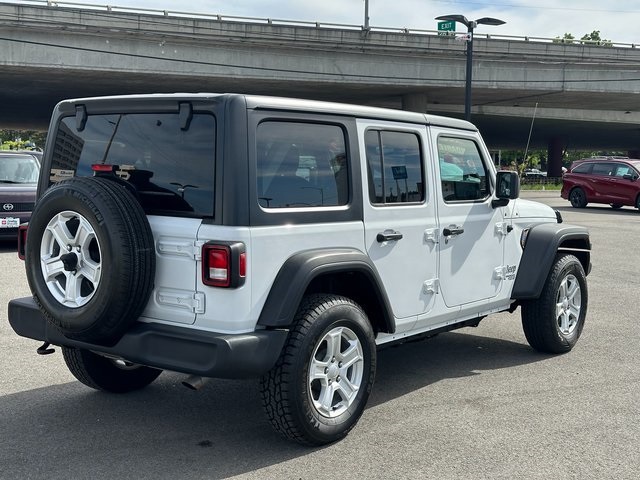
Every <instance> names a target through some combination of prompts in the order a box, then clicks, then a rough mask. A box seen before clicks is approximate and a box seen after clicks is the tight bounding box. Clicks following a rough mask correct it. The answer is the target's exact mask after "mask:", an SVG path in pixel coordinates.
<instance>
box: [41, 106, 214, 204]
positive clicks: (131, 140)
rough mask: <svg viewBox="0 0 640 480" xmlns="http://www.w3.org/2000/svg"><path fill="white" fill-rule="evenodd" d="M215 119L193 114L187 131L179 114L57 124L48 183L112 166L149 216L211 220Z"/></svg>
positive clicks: (102, 117)
mask: <svg viewBox="0 0 640 480" xmlns="http://www.w3.org/2000/svg"><path fill="white" fill-rule="evenodd" d="M215 127H216V123H215V118H214V116H213V115H211V114H205V113H194V115H193V118H192V120H191V122H190V124H189V126H188V128H186V129H182V128H181V122H180V118H179V116H178V114H177V113H142V114H112V115H89V116H88V118H87V122H86V125H85V128H84V129H83V130H81V131H78V130H77V129H76V120H75V117H65V118H63V119H62V120H61V121H60V124H59V126H58V130H57V132H56V137H55V146H54V152H53V156H52V162H51V172H50V182H51V183H55V182H58V181H60V180H63V179H65V178H69V177H73V176H83V177H87V176H92V175H93V171H92V169H91V165H93V164H109V165H115V166H117V168H116V174H117V175H118V176H119V177H120V178H121V179H122V180H124V181H126V182H128V183H130V184H131V185H133V186H134V187H135V188H136V190H137V191H138V194H139V198H140V203H141V204H142V207H143V208H144V209H145V211H146V212H147V213H157V214H161V213H171V214H178V215H186V216H191V215H193V216H199V217H202V216H207V217H211V216H213V208H214V200H213V198H214V195H213V194H214V166H215V143H216V137H215V130H216V128H215Z"/></svg>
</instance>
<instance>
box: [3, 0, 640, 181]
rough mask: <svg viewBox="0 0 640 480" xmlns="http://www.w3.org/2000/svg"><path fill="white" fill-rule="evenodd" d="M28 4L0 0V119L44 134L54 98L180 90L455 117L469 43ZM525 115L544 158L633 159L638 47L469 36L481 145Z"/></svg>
mask: <svg viewBox="0 0 640 480" xmlns="http://www.w3.org/2000/svg"><path fill="white" fill-rule="evenodd" d="M29 3H30V4H29V5H25V4H16V3H12V2H0V85H2V88H1V89H0V102H1V104H2V109H1V110H0V127H4V128H9V127H11V128H36V129H44V128H46V125H47V122H48V119H49V116H50V113H51V109H52V108H53V106H54V105H55V103H56V102H57V101H59V100H61V99H63V98H70V97H84V96H93V95H110V94H124V93H154V92H186V91H188V92H245V93H259V94H270V95H285V96H295V97H303V98H313V99H321V100H332V101H342V102H351V103H359V104H369V105H378V106H387V107H394V108H404V109H408V110H415V111H422V112H425V111H427V112H429V113H436V114H444V115H450V116H458V117H462V116H463V105H464V83H465V60H466V56H465V48H466V45H465V42H464V41H461V40H460V39H456V38H455V37H447V36H438V35H437V34H436V32H430V31H413V30H412V31H405V30H401V29H387V28H372V29H370V30H368V31H365V30H363V29H362V27H359V26H349V25H338V26H336V25H320V24H312V23H308V22H289V21H282V20H278V21H273V20H268V19H239V18H232V17H220V16H207V15H196V14H185V13H171V12H160V11H149V10H146V11H139V10H135V11H134V10H132V9H126V8H117V7H100V8H89V7H87V6H84V7H82V8H80V7H78V6H74V5H73V4H64V3H61V2H56V3H53V2H39V1H34V2H29ZM65 5H66V6H65ZM491 31H492V32H498V31H499V27H495V28H492V30H491ZM534 113H535V122H534V126H533V131H532V137H531V147H537V148H546V147H549V149H550V153H552V156H554V157H557V156H558V154H559V151H561V150H562V149H563V148H571V149H587V148H591V149H601V150H617V151H621V150H622V151H629V152H635V153H637V152H638V151H639V150H640V45H628V44H626V45H625V44H613V45H611V46H601V45H593V44H587V45H582V44H564V43H554V42H552V41H551V40H550V39H538V38H529V39H526V38H515V37H506V36H499V35H493V34H492V35H491V37H489V36H487V35H478V34H476V37H475V39H474V73H473V108H472V120H473V122H474V123H476V124H477V125H478V126H479V128H480V129H481V131H482V133H483V135H484V136H485V139H486V141H487V144H488V145H489V147H490V148H495V149H497V148H524V147H525V145H526V142H527V137H528V135H529V128H530V125H531V121H532V118H533V116H534ZM554 163H556V165H555V167H556V168H559V164H557V162H554Z"/></svg>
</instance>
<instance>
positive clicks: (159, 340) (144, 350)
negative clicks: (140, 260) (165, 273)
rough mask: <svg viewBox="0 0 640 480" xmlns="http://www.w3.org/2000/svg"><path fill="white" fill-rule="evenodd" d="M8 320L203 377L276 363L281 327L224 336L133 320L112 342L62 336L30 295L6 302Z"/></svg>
mask: <svg viewBox="0 0 640 480" xmlns="http://www.w3.org/2000/svg"><path fill="white" fill-rule="evenodd" d="M9 323H10V324H11V327H12V328H13V330H14V331H15V332H16V333H17V334H18V335H20V336H22V337H27V338H32V339H34V340H39V341H42V342H49V343H51V344H53V345H64V346H68V347H76V348H84V349H87V350H91V351H94V352H99V353H105V354H108V355H113V356H116V357H121V358H124V359H126V360H128V361H130V362H133V363H137V364H140V365H147V366H149V367H155V368H160V369H163V370H171V371H175V372H182V373H186V374H192V375H200V376H203V377H215V378H250V377H259V376H261V375H263V374H264V373H266V372H267V371H269V370H270V369H271V368H272V367H273V366H274V365H275V363H276V360H277V359H278V357H279V356H280V352H281V351H282V348H283V346H284V343H285V341H286V338H287V334H288V331H287V330H258V331H255V332H251V333H245V334H238V335H224V334H219V333H213V332H206V331H202V330H195V329H192V328H185V327H174V326H170V325H161V324H155V323H140V322H137V323H135V324H134V326H133V327H132V328H131V329H130V330H129V331H128V332H127V333H125V334H124V336H123V337H122V338H121V339H120V340H119V341H118V343H116V344H115V345H113V346H112V347H105V346H103V345H96V344H92V343H86V342H78V341H75V340H71V339H68V338H66V337H65V336H64V335H63V334H62V333H61V332H60V331H59V330H57V329H56V328H55V327H53V326H52V325H51V324H49V322H48V321H47V320H46V319H45V317H44V315H43V314H42V312H41V311H40V310H39V309H38V307H37V305H36V304H35V302H34V301H33V298H31V297H25V298H17V299H14V300H11V301H10V302H9Z"/></svg>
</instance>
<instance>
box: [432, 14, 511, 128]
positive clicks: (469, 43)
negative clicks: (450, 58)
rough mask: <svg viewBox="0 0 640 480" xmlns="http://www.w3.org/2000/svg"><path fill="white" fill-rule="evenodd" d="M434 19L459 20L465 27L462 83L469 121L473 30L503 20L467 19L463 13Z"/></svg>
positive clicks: (466, 118)
mask: <svg viewBox="0 0 640 480" xmlns="http://www.w3.org/2000/svg"><path fill="white" fill-rule="evenodd" d="M436 20H445V21H452V22H460V23H462V24H463V25H464V26H466V27H467V72H466V76H465V85H464V119H465V120H467V121H468V122H470V121H471V82H472V75H473V30H474V29H475V28H476V27H477V26H478V25H502V24H504V23H506V22H505V21H504V20H500V19H498V18H491V17H483V18H479V19H478V20H473V21H470V20H467V17H465V16H464V15H443V16H441V17H436Z"/></svg>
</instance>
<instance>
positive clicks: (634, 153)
mask: <svg viewBox="0 0 640 480" xmlns="http://www.w3.org/2000/svg"><path fill="white" fill-rule="evenodd" d="M627 157H629V158H640V149H638V150H629V151H628V152H627Z"/></svg>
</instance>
